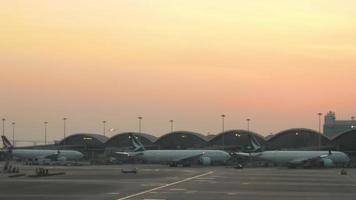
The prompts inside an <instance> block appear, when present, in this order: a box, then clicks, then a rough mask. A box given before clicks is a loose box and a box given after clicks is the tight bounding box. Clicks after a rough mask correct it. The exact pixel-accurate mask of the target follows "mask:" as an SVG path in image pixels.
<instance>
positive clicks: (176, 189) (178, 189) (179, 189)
mask: <svg viewBox="0 0 356 200" xmlns="http://www.w3.org/2000/svg"><path fill="white" fill-rule="evenodd" d="M169 190H171V191H184V190H187V189H185V188H172V189H169Z"/></svg>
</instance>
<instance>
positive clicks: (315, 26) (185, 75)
mask: <svg viewBox="0 0 356 200" xmlns="http://www.w3.org/2000/svg"><path fill="white" fill-rule="evenodd" d="M0 5H1V6H0V25H1V37H0V68H1V72H0V91H1V94H0V117H1V118H2V117H5V118H6V119H8V124H7V129H6V133H7V135H10V133H11V129H10V125H9V123H10V122H11V121H15V122H16V123H17V125H16V134H17V136H18V138H22V139H30V138H35V139H42V138H43V121H45V120H47V121H49V134H50V136H49V138H50V139H59V138H60V137H61V135H62V121H61V118H63V117H64V116H66V117H68V118H69V120H68V132H98V133H100V132H102V131H101V130H102V126H101V123H100V122H101V121H102V120H107V121H108V127H113V128H117V129H118V130H119V131H129V130H131V131H132V130H135V131H136V130H137V129H138V127H137V126H138V122H137V116H139V115H142V116H143V117H144V119H143V131H145V132H148V133H152V134H154V135H157V136H160V135H162V134H164V133H166V132H168V131H169V127H170V126H169V122H168V121H169V120H170V119H174V120H175V121H176V123H175V129H176V130H192V131H197V132H201V133H204V134H206V133H208V132H210V133H216V132H219V131H221V120H220V115H221V114H223V113H224V114H226V115H227V118H226V129H231V128H242V129H243V128H246V122H245V119H246V118H247V117H250V118H251V119H252V122H251V123H252V124H251V127H252V130H254V131H256V132H258V133H261V134H264V135H266V134H269V133H271V132H273V133H275V132H278V131H281V130H283V129H286V128H292V127H306V128H313V129H317V126H318V118H317V115H316V113H317V112H324V113H325V112H326V111H328V110H334V111H336V113H337V117H339V118H350V117H351V116H352V115H356V108H355V102H356V91H355V89H354V88H353V86H354V85H355V83H356V79H355V75H356V66H355V64H356V26H355V24H356V1H354V0H330V1H325V0H308V1H307V0H298V1H294V0H269V1H261V0H252V1H242V0H219V1H217V0H216V1H215V0H211V1H207V0H204V1H203V0H195V1H193V2H192V1H188V0H187V1H185V0H176V1H174V0H171V1H166V0H152V1H149V0H126V1H124V0H122V1H118V0H111V1H109V0H108V1H104V2H103V1H99V0H77V1H61V0H58V1H56V0H53V1H47V0H42V1H39V0H38V1H37V0H32V1H26V0H23V1H20V0H11V1H10V0H9V1H2V2H1V3H0Z"/></svg>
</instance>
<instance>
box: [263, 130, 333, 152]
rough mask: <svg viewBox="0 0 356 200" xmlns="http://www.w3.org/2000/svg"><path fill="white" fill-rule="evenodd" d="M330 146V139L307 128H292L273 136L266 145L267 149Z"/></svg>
mask: <svg viewBox="0 0 356 200" xmlns="http://www.w3.org/2000/svg"><path fill="white" fill-rule="evenodd" d="M319 141H320V146H321V147H322V146H329V145H330V144H331V142H330V140H329V138H327V137H326V136H324V135H322V134H320V133H319V132H317V131H315V130H312V129H307V128H292V129H287V130H284V131H281V132H279V133H276V134H274V135H273V136H271V137H270V138H269V139H268V140H267V143H266V147H267V149H276V150H278V149H314V148H318V147H319Z"/></svg>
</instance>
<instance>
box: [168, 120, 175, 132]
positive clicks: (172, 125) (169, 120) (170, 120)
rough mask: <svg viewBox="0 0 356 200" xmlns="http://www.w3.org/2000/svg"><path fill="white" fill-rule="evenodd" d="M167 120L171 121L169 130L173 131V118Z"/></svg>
mask: <svg viewBox="0 0 356 200" xmlns="http://www.w3.org/2000/svg"><path fill="white" fill-rule="evenodd" d="M169 122H170V123H171V132H173V123H174V120H173V119H171V120H169Z"/></svg>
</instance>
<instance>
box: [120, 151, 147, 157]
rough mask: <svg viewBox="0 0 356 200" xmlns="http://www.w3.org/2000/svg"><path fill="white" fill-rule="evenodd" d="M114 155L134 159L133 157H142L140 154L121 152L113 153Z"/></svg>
mask: <svg viewBox="0 0 356 200" xmlns="http://www.w3.org/2000/svg"><path fill="white" fill-rule="evenodd" d="M115 154H117V155H122V156H127V157H134V156H140V155H143V153H142V152H121V151H117V152H115Z"/></svg>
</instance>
